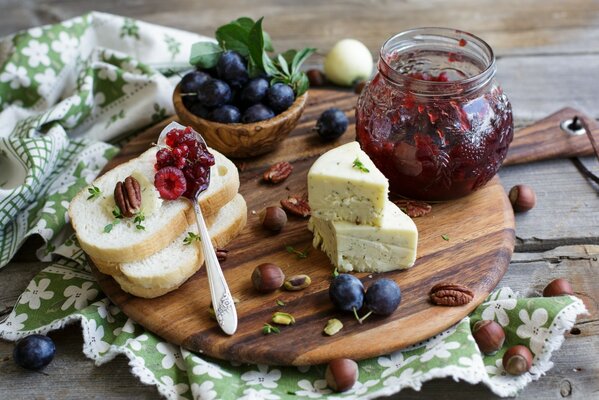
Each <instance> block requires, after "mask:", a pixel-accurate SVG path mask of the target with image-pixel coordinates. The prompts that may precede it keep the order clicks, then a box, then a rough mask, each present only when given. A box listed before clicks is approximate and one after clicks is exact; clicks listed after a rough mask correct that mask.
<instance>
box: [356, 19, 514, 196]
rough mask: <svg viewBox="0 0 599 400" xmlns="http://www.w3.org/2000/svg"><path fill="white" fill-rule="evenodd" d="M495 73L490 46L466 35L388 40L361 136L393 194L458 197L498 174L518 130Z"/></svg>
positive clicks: (364, 105)
mask: <svg viewBox="0 0 599 400" xmlns="http://www.w3.org/2000/svg"><path fill="white" fill-rule="evenodd" d="M495 70H496V68H495V56H494V55H493V51H492V50H491V48H490V47H489V45H487V44H486V43H485V42H484V41H483V40H481V39H479V38H478V37H476V36H474V35H471V34H469V33H466V32H461V31H457V30H453V29H446V28H419V29H414V30H410V31H405V32H402V33H399V34H397V35H395V36H393V37H392V38H391V39H389V40H387V42H385V44H384V45H383V47H382V49H381V52H380V59H379V62H378V73H377V74H376V76H375V77H374V79H373V80H372V81H371V82H370V83H369V84H368V85H367V86H366V88H365V89H364V90H363V91H362V93H361V95H360V98H359V99H358V104H357V107H356V134H357V140H358V142H359V143H360V145H361V147H362V149H363V150H364V151H365V152H366V153H367V154H368V155H369V156H370V158H372V160H373V161H374V163H375V164H376V166H377V167H378V168H379V169H380V170H381V171H382V173H383V174H384V175H385V176H386V177H387V178H388V179H389V184H390V190H391V192H392V193H393V194H396V195H401V196H405V197H409V198H414V199H420V200H429V201H431V200H432V201H435V200H449V199H455V198H458V197H462V196H465V195H467V194H469V193H471V192H472V191H474V190H476V189H478V188H480V187H481V186H483V185H484V184H485V183H487V182H488V181H489V180H490V179H491V178H492V177H493V176H494V175H495V173H496V172H497V170H498V169H499V167H500V166H501V163H502V161H503V159H504V158H505V156H506V153H507V149H508V145H509V144H510V142H511V141H512V137H513V132H514V128H513V122H512V107H511V105H510V103H509V101H508V98H507V96H506V95H505V94H504V93H503V90H502V89H501V88H500V87H499V86H498V84H497V82H496V81H495Z"/></svg>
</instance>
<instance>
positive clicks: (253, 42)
mask: <svg viewBox="0 0 599 400" xmlns="http://www.w3.org/2000/svg"><path fill="white" fill-rule="evenodd" d="M262 19H263V18H260V19H259V20H258V21H256V23H255V24H254V26H252V29H251V30H250V32H249V34H248V48H249V52H250V58H251V59H252V61H253V62H254V63H255V64H256V65H257V66H258V67H260V68H262V69H264V55H265V54H266V53H265V52H264V35H262ZM266 58H268V55H267V56H266Z"/></svg>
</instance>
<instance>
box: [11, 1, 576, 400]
mask: <svg viewBox="0 0 599 400" xmlns="http://www.w3.org/2000/svg"><path fill="white" fill-rule="evenodd" d="M201 39H202V38H201V37H199V36H197V35H194V34H191V33H186V32H181V31H177V30H174V29H169V28H164V27H159V26H155V25H151V24H147V23H143V22H140V21H135V20H131V19H127V18H122V17H117V16H113V15H108V14H100V13H90V14H88V15H85V16H83V17H79V18H75V19H73V20H69V21H66V22H63V23H61V24H57V25H53V26H46V27H41V28H34V29H30V30H28V31H25V32H20V33H17V34H15V35H13V36H10V37H8V38H4V39H2V40H0V267H2V266H4V265H6V263H8V261H9V260H10V259H11V257H12V256H13V255H14V253H15V252H16V250H17V249H18V247H19V246H20V244H21V243H22V242H23V241H24V240H25V239H26V238H27V237H28V236H30V235H32V234H39V235H41V236H42V238H44V240H45V241H46V242H47V246H46V247H45V248H44V249H41V251H40V257H41V258H42V259H47V258H48V256H49V254H50V253H56V254H59V255H61V258H59V259H58V261H55V262H53V263H51V264H50V265H49V266H48V267H47V268H45V269H44V270H43V271H41V272H40V273H39V274H38V275H37V276H36V277H35V278H34V279H33V280H32V281H31V282H30V283H29V285H28V286H27V289H26V290H25V292H24V293H23V294H22V295H21V296H20V297H19V299H18V301H17V304H16V305H15V308H14V309H13V310H12V312H11V313H10V314H9V315H8V317H7V319H5V320H4V321H3V322H1V323H0V338H4V339H6V340H17V339H19V338H21V337H23V336H26V335H29V334H31V333H46V332H48V331H50V330H54V329H59V328H61V327H63V326H64V325H66V324H68V323H71V322H74V321H80V323H81V326H82V330H83V336H84V349H83V351H84V353H85V354H86V355H87V356H88V357H89V358H91V359H93V360H95V362H96V364H98V365H99V364H102V363H105V362H108V361H110V360H111V359H112V358H114V357H115V356H116V355H117V354H119V353H122V354H125V355H126V356H127V357H128V358H129V360H130V365H131V372H132V373H133V374H134V375H135V376H137V377H138V378H139V379H140V380H141V381H142V382H144V383H147V384H153V385H156V387H157V388H158V390H159V392H160V393H161V394H162V395H164V396H165V397H166V398H169V399H192V398H193V399H205V400H212V399H246V400H249V399H268V400H273V399H297V398H302V397H303V398H311V399H316V398H328V399H368V398H374V397H377V396H382V395H389V394H393V393H396V392H399V391H400V390H401V389H403V388H407V387H411V388H414V389H416V390H418V389H420V387H421V386H422V384H423V383H424V382H426V381H428V380H430V379H434V378H440V377H452V378H454V379H455V380H462V381H465V382H468V383H472V384H474V383H481V382H482V383H484V384H485V385H487V386H488V387H489V388H490V389H491V390H492V391H493V392H495V393H496V394H498V395H500V396H512V395H515V394H517V393H518V391H519V390H520V389H522V388H523V387H524V386H525V385H526V384H528V383H529V382H531V381H533V380H536V379H539V378H540V377H541V376H542V375H543V374H544V373H545V372H546V371H547V370H549V369H550V368H551V367H552V363H551V361H550V357H551V353H552V352H553V351H554V350H556V349H557V348H559V347H560V345H561V343H562V341H563V338H564V336H563V333H564V331H567V330H569V329H570V328H571V327H572V325H573V324H574V322H575V320H576V317H577V315H579V314H581V313H584V312H586V310H585V307H584V305H583V303H582V302H581V301H580V300H579V299H577V298H576V297H573V296H563V297H555V298H528V299H519V298H518V296H517V294H515V293H513V292H512V291H511V290H510V289H502V290H498V291H496V292H495V293H493V294H492V295H491V296H490V297H489V298H488V299H487V301H486V302H485V303H483V304H482V305H481V306H480V307H478V308H477V310H476V311H475V312H474V313H473V314H472V315H471V316H470V317H468V318H465V319H464V320H462V321H461V322H460V323H458V324H457V325H456V326H454V327H453V328H451V329H449V330H447V331H445V332H443V333H441V334H439V335H437V336H435V337H433V338H430V339H428V340H426V341H424V342H422V343H420V344H418V345H416V346H413V347H410V348H408V349H404V350H402V351H396V352H394V353H392V354H387V355H384V356H381V357H376V358H373V359H370V360H365V361H362V362H360V378H359V381H358V382H357V383H356V385H355V386H354V387H353V389H351V390H350V391H349V392H346V393H343V394H335V393H331V391H330V390H329V389H327V387H326V382H325V381H324V366H322V365H319V366H312V367H305V368H292V367H285V368H281V367H269V366H266V365H240V364H236V363H231V362H227V361H219V360H213V359H208V358H206V357H203V356H202V357H201V356H200V355H199V354H194V353H190V352H188V351H186V350H185V349H182V348H180V347H178V346H174V345H172V344H169V343H167V342H164V341H162V340H161V339H160V338H159V337H157V336H156V335H154V334H152V333H150V332H148V331H146V330H145V329H144V328H143V327H141V326H139V325H138V324H136V323H134V322H133V321H132V320H131V319H129V318H127V316H125V315H124V314H123V313H122V312H121V311H120V310H119V309H118V308H117V307H116V306H114V305H113V304H111V303H110V301H109V300H108V298H106V297H105V296H104V294H103V293H102V292H101V290H100V288H99V286H98V285H97V283H96V281H95V279H94V278H93V276H92V274H91V273H90V270H89V266H88V265H87V263H86V260H85V257H84V255H83V252H82V251H81V249H80V248H79V246H78V245H77V242H76V240H75V239H74V236H71V235H70V234H66V233H63V234H60V233H59V232H61V228H63V227H64V225H65V224H66V222H67V215H66V209H67V207H68V204H69V201H70V200H71V198H72V197H73V196H74V195H75V193H76V192H78V191H79V190H80V189H81V188H83V187H85V186H86V185H88V184H89V183H90V182H91V180H93V178H94V177H95V176H96V175H97V173H98V172H99V171H100V169H101V168H102V167H103V166H104V165H105V163H106V162H107V160H108V159H109V158H110V157H112V156H113V155H114V154H115V152H116V148H115V147H113V146H110V145H108V144H105V143H102V142H99V141H98V140H109V139H111V140H113V139H118V138H120V137H123V136H125V135H127V134H128V133H131V132H134V131H136V130H139V129H140V128H143V127H144V126H147V125H150V124H152V123H153V122H156V121H159V120H161V119H163V118H164V117H165V116H166V115H168V114H170V113H172V103H171V101H170V97H171V93H172V84H171V83H170V82H169V80H168V79H167V77H166V75H165V74H168V72H169V70H171V69H179V68H181V69H185V68H187V65H186V60H187V58H188V51H189V48H190V45H191V43H193V42H195V41H198V40H201ZM63 242H64V243H63ZM60 244H62V245H61V246H60V247H59V248H58V249H56V250H55V246H58V245H60ZM0 274H1V272H0ZM481 318H483V319H494V320H496V321H497V322H498V323H500V324H501V325H502V326H503V327H504V328H505V331H506V333H507V344H506V345H514V344H524V345H526V346H528V347H529V348H530V349H531V350H532V352H533V353H534V361H533V368H532V369H531V371H530V372H529V373H526V374H524V375H522V376H520V377H512V376H508V375H506V374H505V371H504V370H503V367H502V366H501V357H502V355H503V351H504V350H505V348H504V350H503V351H500V352H499V353H498V354H496V355H494V356H483V355H481V353H480V352H479V351H478V348H477V346H476V344H475V342H474V340H473V338H472V334H471V328H470V327H471V325H472V324H473V323H475V322H476V321H477V320H479V319H481ZM281 339H282V340H284V333H282V334H281Z"/></svg>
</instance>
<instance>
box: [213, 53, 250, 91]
mask: <svg viewBox="0 0 599 400" xmlns="http://www.w3.org/2000/svg"><path fill="white" fill-rule="evenodd" d="M216 73H217V74H218V76H219V78H221V79H223V80H225V81H227V82H228V83H229V84H230V85H232V86H237V87H241V86H243V85H244V84H245V83H246V82H247V81H248V79H249V75H248V70H247V67H246V61H245V60H244V59H243V57H242V56H241V54H239V53H237V52H236V51H225V52H224V53H223V54H222V55H221V56H220V58H219V59H218V62H217V64H216Z"/></svg>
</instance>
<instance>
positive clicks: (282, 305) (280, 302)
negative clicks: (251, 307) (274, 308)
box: [277, 300, 285, 307]
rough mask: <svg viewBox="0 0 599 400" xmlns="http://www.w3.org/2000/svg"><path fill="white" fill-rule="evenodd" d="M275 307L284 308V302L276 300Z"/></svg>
mask: <svg viewBox="0 0 599 400" xmlns="http://www.w3.org/2000/svg"><path fill="white" fill-rule="evenodd" d="M277 305H278V306H281V307H285V302H284V301H283V300H277Z"/></svg>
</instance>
